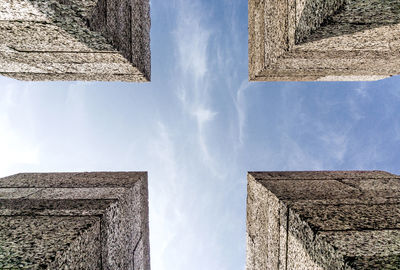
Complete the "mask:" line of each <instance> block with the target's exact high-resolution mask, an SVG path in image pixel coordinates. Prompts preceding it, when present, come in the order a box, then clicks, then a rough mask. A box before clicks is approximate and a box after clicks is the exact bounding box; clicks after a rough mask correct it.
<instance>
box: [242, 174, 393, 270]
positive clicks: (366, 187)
mask: <svg viewBox="0 0 400 270" xmlns="http://www.w3.org/2000/svg"><path fill="white" fill-rule="evenodd" d="M246 269H247V270H261V269H262V270H265V269H271V270H283V269H285V270H298V269H302V270H311V269H312V270H328V269H347V270H361V269H362V270H366V269H386V270H387V269H393V270H394V269H400V176H398V175H393V174H390V173H387V172H382V171H322V172H250V173H249V174H248V195H247V268H246Z"/></svg>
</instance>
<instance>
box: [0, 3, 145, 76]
mask: <svg viewBox="0 0 400 270" xmlns="http://www.w3.org/2000/svg"><path fill="white" fill-rule="evenodd" d="M0 74H1V75H4V76H8V77H12V78H15V79H20V80H35V81H41V80H96V81H132V82H146V81H150V6H149V0H0Z"/></svg>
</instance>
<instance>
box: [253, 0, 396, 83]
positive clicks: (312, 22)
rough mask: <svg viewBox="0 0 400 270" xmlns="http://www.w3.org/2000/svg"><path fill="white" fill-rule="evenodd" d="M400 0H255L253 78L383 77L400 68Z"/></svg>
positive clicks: (345, 79) (321, 79) (254, 79)
mask: <svg viewBox="0 0 400 270" xmlns="http://www.w3.org/2000/svg"><path fill="white" fill-rule="evenodd" d="M399 36H400V0H283V1H274V0H249V78H250V80H253V81H286V80H288V81H314V80H318V81H360V80H365V81H368V80H379V79H383V78H386V77H389V76H392V75H397V74H399V73H400V60H399V59H400V50H399V48H400V39H399Z"/></svg>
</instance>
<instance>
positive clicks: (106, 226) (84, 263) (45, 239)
mask: <svg viewBox="0 0 400 270" xmlns="http://www.w3.org/2000/svg"><path fill="white" fill-rule="evenodd" d="M148 222H149V221H148V190H147V173H145V172H110V173H108V172H96V173H34V174H32V173H29V174H17V175H13V176H9V177H5V178H0V269H93V270H99V269H104V270H112V269H123V270H128V269H129V270H139V269H140V270H142V269H143V270H149V269H150V255H149V252H150V250H149V224H148Z"/></svg>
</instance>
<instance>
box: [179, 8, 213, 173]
mask: <svg viewBox="0 0 400 270" xmlns="http://www.w3.org/2000/svg"><path fill="white" fill-rule="evenodd" d="M205 18H207V13H206V12H205V10H204V8H203V7H202V5H201V3H200V2H199V1H177V18H176V29H175V30H174V36H175V42H176V54H177V59H178V62H177V69H178V73H179V74H180V75H179V81H178V82H177V84H176V85H175V87H177V89H176V95H177V97H178V98H179V100H180V101H181V104H182V108H183V110H184V112H185V113H186V114H187V115H189V116H190V117H192V119H193V120H194V121H195V122H196V126H197V132H196V133H197V141H198V146H199V150H200V152H201V153H202V155H203V161H204V162H205V163H207V164H209V166H210V168H213V167H214V166H213V164H214V163H215V160H214V159H213V157H212V154H210V149H209V146H208V143H207V140H208V139H207V130H208V127H209V125H210V123H211V122H213V120H214V119H215V117H216V115H217V114H218V113H217V112H216V111H215V109H214V108H212V106H211V105H210V104H211V100H210V97H209V90H210V84H211V80H212V74H210V72H209V67H210V66H211V63H210V56H209V46H210V38H211V36H212V33H213V32H212V30H211V27H210V26H208V25H207V24H206V23H205Z"/></svg>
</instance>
